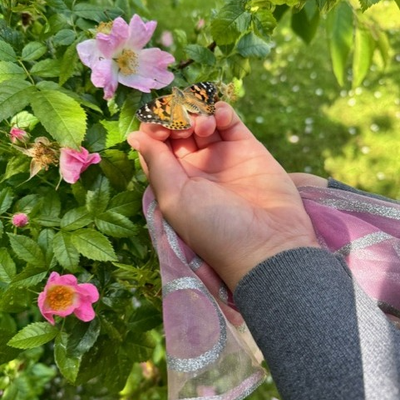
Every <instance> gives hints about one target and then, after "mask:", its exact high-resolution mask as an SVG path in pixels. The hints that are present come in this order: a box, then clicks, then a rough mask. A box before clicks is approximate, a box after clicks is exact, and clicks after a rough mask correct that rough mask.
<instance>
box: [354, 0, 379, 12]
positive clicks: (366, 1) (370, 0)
mask: <svg viewBox="0 0 400 400" xmlns="http://www.w3.org/2000/svg"><path fill="white" fill-rule="evenodd" d="M359 1H360V5H361V10H362V11H363V12H364V11H365V10H367V9H368V8H370V7H371V6H373V5H374V4H376V3H379V2H380V1H381V0H359Z"/></svg>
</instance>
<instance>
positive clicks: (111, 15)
mask: <svg viewBox="0 0 400 400" xmlns="http://www.w3.org/2000/svg"><path fill="white" fill-rule="evenodd" d="M73 12H74V13H75V14H76V15H78V16H79V17H82V18H86V19H90V20H92V21H96V22H101V21H109V20H112V19H115V18H117V17H119V16H120V15H122V14H123V13H124V12H123V11H122V10H121V9H120V8H117V7H112V8H105V7H104V6H102V5H97V4H89V3H79V4H76V5H75V6H74V8H73Z"/></svg>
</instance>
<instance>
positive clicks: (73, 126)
mask: <svg viewBox="0 0 400 400" xmlns="http://www.w3.org/2000/svg"><path fill="white" fill-rule="evenodd" d="M31 104H32V108H33V111H34V113H35V115H36V116H37V117H38V118H39V120H40V122H41V123H42V125H43V126H44V127H45V128H46V130H47V131H48V132H49V133H50V135H51V136H53V138H54V139H55V140H57V142H58V144H59V145H60V146H61V147H71V148H73V149H75V150H79V149H80V144H81V142H82V140H83V138H84V136H85V132H86V113H85V111H84V110H83V109H82V107H81V106H80V105H79V104H78V103H77V102H76V101H75V100H74V99H72V98H71V97H69V96H67V95H66V94H64V93H60V92H56V91H53V90H44V91H41V92H37V93H35V94H34V96H32V102H31Z"/></svg>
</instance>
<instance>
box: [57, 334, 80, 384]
mask: <svg viewBox="0 0 400 400" xmlns="http://www.w3.org/2000/svg"><path fill="white" fill-rule="evenodd" d="M67 346H68V334H67V333H66V332H60V334H59V335H58V336H57V338H56V340H55V343H54V360H55V362H56V364H57V367H58V369H59V370H60V372H61V374H62V375H63V376H64V378H65V379H66V380H67V381H68V382H70V383H74V382H75V380H76V377H77V376H78V372H79V367H80V364H81V360H82V356H78V357H68V354H67Z"/></svg>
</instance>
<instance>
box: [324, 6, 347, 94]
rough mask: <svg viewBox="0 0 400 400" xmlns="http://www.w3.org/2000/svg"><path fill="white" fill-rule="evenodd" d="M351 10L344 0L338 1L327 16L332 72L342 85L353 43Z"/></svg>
mask: <svg viewBox="0 0 400 400" xmlns="http://www.w3.org/2000/svg"><path fill="white" fill-rule="evenodd" d="M353 31H354V28H353V10H352V8H351V7H350V6H349V5H348V3H346V2H341V3H339V4H338V5H337V6H336V7H335V8H334V9H333V10H332V11H331V12H330V13H329V14H328V17H327V33H328V43H329V49H330V53H331V58H332V67H333V72H334V74H335V76H336V79H337V81H338V83H339V85H341V86H343V84H344V76H345V71H346V65H347V60H348V57H349V53H350V49H351V46H352V43H353Z"/></svg>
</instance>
